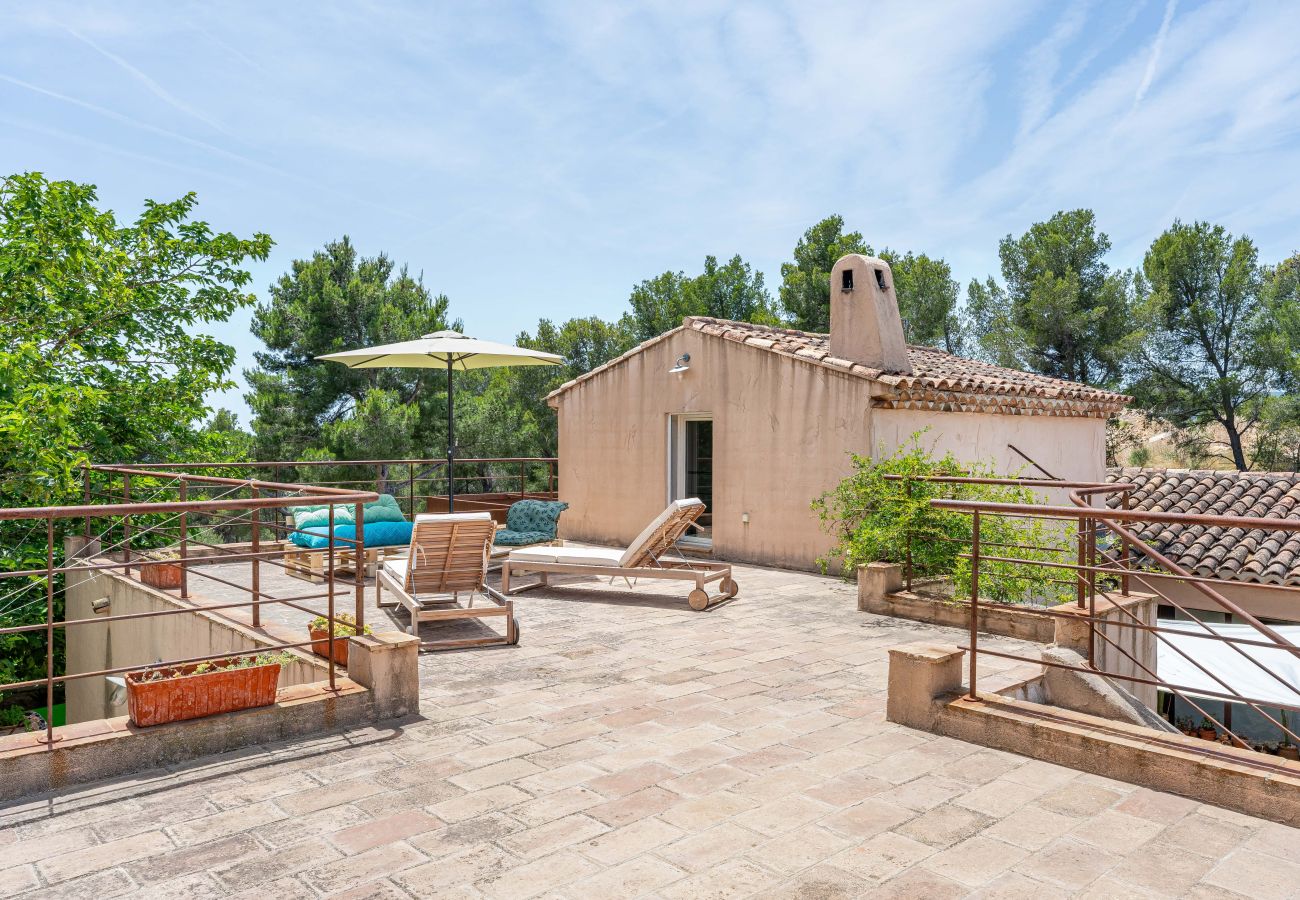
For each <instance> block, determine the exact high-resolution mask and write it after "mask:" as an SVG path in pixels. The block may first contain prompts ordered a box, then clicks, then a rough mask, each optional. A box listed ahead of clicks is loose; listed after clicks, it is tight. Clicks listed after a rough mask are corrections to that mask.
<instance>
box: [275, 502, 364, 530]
mask: <svg viewBox="0 0 1300 900" xmlns="http://www.w3.org/2000/svg"><path fill="white" fill-rule="evenodd" d="M289 512H290V513H291V514H292V515H293V524H294V526H295V527H296V528H328V527H329V524H330V507H329V504H328V503H324V504H320V505H318V506H291V507H289ZM351 521H352V507H351V506H347V505H345V504H342V503H336V504H334V525H335V527H338V526H339V525H344V524H347V523H349V522H351Z"/></svg>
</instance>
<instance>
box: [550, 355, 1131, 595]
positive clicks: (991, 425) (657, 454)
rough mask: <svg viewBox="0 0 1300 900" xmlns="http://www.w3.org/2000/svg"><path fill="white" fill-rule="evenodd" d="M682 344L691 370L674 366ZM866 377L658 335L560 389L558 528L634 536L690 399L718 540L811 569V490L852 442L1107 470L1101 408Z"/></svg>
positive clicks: (752, 557) (648, 512)
mask: <svg viewBox="0 0 1300 900" xmlns="http://www.w3.org/2000/svg"><path fill="white" fill-rule="evenodd" d="M682 354H690V368H689V370H688V371H686V372H684V373H682V374H680V375H674V374H669V371H668V370H669V369H671V368H672V367H673V365H674V362H675V360H677V358H678V357H680V356H681V355H682ZM872 385H873V382H871V381H869V380H867V379H864V378H860V377H857V376H854V375H849V374H840V373H838V372H834V371H831V370H829V369H827V368H826V367H824V366H817V365H814V364H811V363H804V362H802V361H800V360H792V359H789V358H785V357H781V356H778V355H776V354H773V353H768V352H766V351H764V350H762V349H759V348H755V347H750V346H746V345H743V344H737V343H735V342H731V341H725V340H722V339H719V338H716V337H711V336H709V335H705V334H701V333H699V332H697V331H694V330H691V329H684V330H682V331H679V332H677V333H675V334H674V335H672V336H671V337H669V338H667V339H665V340H661V341H658V342H657V343H653V344H651V345H649V346H647V347H646V348H644V349H643V350H642V351H641V352H640V353H636V354H633V355H632V356H630V357H628V358H626V359H625V360H623V361H622V362H620V363H619V364H617V365H614V366H611V367H610V368H608V369H606V370H604V371H602V372H599V373H597V374H596V375H595V376H594V377H592V378H590V379H588V380H586V381H583V382H580V383H578V384H575V385H573V386H572V387H570V388H569V389H568V390H566V391H564V392H563V393H561V394H560V395H558V396H557V397H556V398H555V405H556V411H557V414H558V416H559V458H560V462H559V476H560V478H559V481H560V499H562V500H565V501H567V502H568V503H569V509H568V510H567V511H566V512H565V514H564V516H563V518H562V519H561V536H562V537H565V538H568V539H572V540H581V541H590V542H593V543H601V544H626V543H627V542H628V541H630V540H632V539H633V538H634V537H635V536H636V535H637V534H638V533H639V532H640V531H641V529H642V528H643V527H644V526H645V525H646V523H647V522H649V521H650V520H651V519H652V518H653V517H654V516H655V515H656V514H657V513H658V512H659V511H660V510H662V509H663V508H664V506H665V505H666V503H667V501H668V484H669V475H668V465H669V460H668V456H669V454H668V449H669V448H668V421H669V417H670V416H673V415H678V414H685V413H701V414H704V413H707V414H710V415H711V416H712V418H713V422H714V425H713V442H714V445H713V496H714V509H713V547H714V553H715V554H716V555H718V556H719V557H721V558H723V559H728V560H734V561H738V562H752V563H758V564H763V565H773V566H779V567H783V568H795V569H805V570H813V569H815V568H816V567H817V563H816V560H817V557H818V556H819V555H821V554H823V553H824V552H825V551H826V550H827V549H828V548H829V547H830V545H831V543H832V541H831V538H830V536H829V535H827V534H826V533H825V532H824V531H823V530H822V529H821V526H820V523H819V522H818V521H817V517H816V515H815V514H814V513H813V512H812V510H811V508H810V504H811V502H812V500H813V499H814V498H815V497H817V496H819V495H821V494H822V493H823V492H825V491H827V490H829V489H830V488H831V487H833V486H834V485H835V484H837V483H838V482H839V481H840V480H841V479H842V478H844V476H845V475H847V474H848V473H849V471H850V469H851V463H850V456H849V455H850V453H859V454H864V455H865V454H871V455H873V456H877V457H879V456H880V455H881V454H882V453H883V454H885V455H888V454H890V453H892V452H893V450H894V449H895V448H896V447H898V446H899V445H900V444H902V443H904V442H906V441H907V440H908V439H909V438H910V436H911V435H912V434H913V433H914V432H916V431H920V430H923V429H927V428H928V431H926V433H925V435H924V437H923V441H924V443H925V445H926V446H928V447H932V448H934V450H936V451H937V452H939V453H943V452H945V451H948V450H951V451H952V452H953V453H954V454H955V455H956V456H957V457H958V458H959V459H961V460H963V461H967V462H975V461H981V462H991V463H992V464H993V465H994V467H995V468H996V469H997V470H998V471H999V472H1002V473H1011V474H1014V473H1017V472H1020V471H1021V470H1023V469H1024V468H1025V461H1024V460H1023V459H1022V458H1021V457H1019V456H1018V455H1016V454H1015V452H1014V451H1012V450H1011V449H1010V448H1009V446H1008V444H1014V445H1016V446H1017V447H1019V448H1020V449H1021V450H1022V451H1024V452H1025V453H1026V454H1028V455H1029V456H1030V457H1032V458H1034V459H1035V460H1036V461H1037V462H1039V463H1040V464H1041V465H1042V466H1043V467H1044V468H1045V469H1047V470H1048V471H1050V472H1051V473H1052V474H1053V475H1056V476H1057V477H1059V478H1064V479H1072V480H1082V479H1089V480H1096V481H1102V480H1104V478H1105V420H1104V419H1100V418H1068V417H1061V416H1031V415H994V414H985V413H950V412H921V411H916V410H892V409H873V408H872V406H871V391H872ZM1025 474H1027V475H1031V476H1036V475H1041V473H1038V472H1034V471H1028V472H1026V473H1025ZM1051 499H1053V500H1059V499H1061V498H1056V497H1053V498H1051ZM746 514H748V522H747V523H746V522H745V521H744V517H745V515H746Z"/></svg>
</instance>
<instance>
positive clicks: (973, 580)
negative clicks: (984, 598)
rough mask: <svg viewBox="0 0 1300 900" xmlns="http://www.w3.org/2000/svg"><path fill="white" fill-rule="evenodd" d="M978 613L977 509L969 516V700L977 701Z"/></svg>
mask: <svg viewBox="0 0 1300 900" xmlns="http://www.w3.org/2000/svg"><path fill="white" fill-rule="evenodd" d="M979 612H980V511H979V510H978V509H977V510H975V511H974V512H973V513H972V514H971V544H970V693H969V695H968V696H969V697H970V699H971V700H978V699H979V692H978V691H977V690H976V687H975V679H976V677H977V676H976V670H975V666H976V662H975V657H976V654H977V653H978V652H979V650H978V646H979V639H980V638H979V633H980V629H979Z"/></svg>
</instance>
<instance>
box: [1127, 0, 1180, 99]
mask: <svg viewBox="0 0 1300 900" xmlns="http://www.w3.org/2000/svg"><path fill="white" fill-rule="evenodd" d="M1177 9H1178V0H1166V3H1165V17H1164V19H1162V20H1161V22H1160V30H1159V31H1157V32H1156V39H1155V40H1154V41H1153V42H1152V44H1151V56H1150V57H1148V58H1147V67H1146V70H1145V71H1143V73H1142V81H1141V82H1139V83H1138V87H1137V91H1136V92H1134V94H1133V106H1134V108H1136V107H1137V105H1138V104H1139V103H1141V102H1142V98H1143V97H1145V96H1146V95H1147V91H1149V90H1150V89H1151V81H1152V79H1154V78H1155V77H1156V66H1158V65H1159V64H1160V52H1161V51H1162V50H1164V49H1165V38H1166V37H1168V36H1169V26H1170V25H1172V24H1173V21H1174V11H1175V10H1177Z"/></svg>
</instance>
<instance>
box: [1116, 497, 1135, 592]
mask: <svg viewBox="0 0 1300 900" xmlns="http://www.w3.org/2000/svg"><path fill="white" fill-rule="evenodd" d="M1132 508H1133V492H1132V491H1125V492H1124V509H1126V510H1129V509H1132ZM1122 547H1123V553H1122V555H1121V556H1120V562H1121V565H1122V567H1123V569H1124V574H1123V575H1121V576H1120V577H1119V592H1120V594H1121V595H1122V596H1124V597H1127V596H1128V582H1129V574H1128V571H1129V567H1130V566H1131V565H1132V556H1131V552H1130V545H1129V542H1128V538H1124V539H1123V543H1122Z"/></svg>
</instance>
